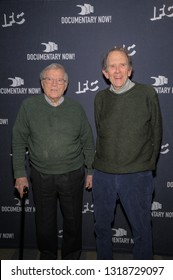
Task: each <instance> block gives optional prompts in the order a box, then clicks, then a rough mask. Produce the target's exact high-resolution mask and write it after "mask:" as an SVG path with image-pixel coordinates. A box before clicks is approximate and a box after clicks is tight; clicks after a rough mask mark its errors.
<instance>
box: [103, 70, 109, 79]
mask: <svg viewBox="0 0 173 280" xmlns="http://www.w3.org/2000/svg"><path fill="white" fill-rule="evenodd" d="M102 73H103V75H104V76H105V78H106V79H109V77H108V73H107V72H106V70H102Z"/></svg>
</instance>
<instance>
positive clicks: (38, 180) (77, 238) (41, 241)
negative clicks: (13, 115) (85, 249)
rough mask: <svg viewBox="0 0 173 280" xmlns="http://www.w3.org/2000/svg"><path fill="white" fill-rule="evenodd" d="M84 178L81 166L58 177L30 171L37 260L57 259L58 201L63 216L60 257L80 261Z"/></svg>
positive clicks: (32, 169) (33, 170)
mask: <svg viewBox="0 0 173 280" xmlns="http://www.w3.org/2000/svg"><path fill="white" fill-rule="evenodd" d="M84 176H85V170H84V168H83V167H82V168H80V169H78V170H75V171H72V172H68V173H65V174H60V175H50V174H42V173H39V172H38V171H36V170H35V169H34V168H33V167H32V168H31V182H32V189H33V197H34V202H35V207H36V213H35V219H36V235H37V242H38V248H39V250H40V259H47V260H48V259H56V258H57V203H58V199H59V203H60V209H61V212H62V216H63V241H62V250H61V258H62V259H79V258H80V253H81V248H82V204H83V187H84Z"/></svg>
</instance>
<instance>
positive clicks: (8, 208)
mask: <svg viewBox="0 0 173 280" xmlns="http://www.w3.org/2000/svg"><path fill="white" fill-rule="evenodd" d="M24 210H25V212H26V213H34V212H35V206H30V202H29V199H26V200H25V206H24ZM1 212H2V213H20V212H22V206H21V200H20V199H19V198H17V197H15V198H14V203H13V205H1Z"/></svg>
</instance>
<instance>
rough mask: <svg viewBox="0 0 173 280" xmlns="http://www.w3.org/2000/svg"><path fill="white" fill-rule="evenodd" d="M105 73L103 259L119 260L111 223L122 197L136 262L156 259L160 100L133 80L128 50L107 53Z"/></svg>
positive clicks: (96, 186)
mask: <svg viewBox="0 0 173 280" xmlns="http://www.w3.org/2000/svg"><path fill="white" fill-rule="evenodd" d="M102 72H103V75H104V76H105V78H106V79H108V80H109V81H110V83H111V85H110V87H109V88H107V89H105V90H102V91H100V92H98V93H97V95H96V98H95V119H96V127H97V141H96V154H95V159H94V164H93V166H94V174H93V198H94V215H95V233H96V242H97V258H98V259H112V258H113V252H112V229H111V225H112V222H113V220H114V213H115V208H116V201H117V199H120V202H121V204H122V206H123V208H124V210H125V213H126V215H127V218H128V220H129V222H130V226H131V229H132V234H133V239H134V247H133V256H134V259H152V255H153V253H152V231H151V202H152V194H153V178H152V171H154V170H155V169H156V162H157V159H158V156H159V152H160V145H161V137H162V124H161V112H160V107H159V101H158V96H157V94H156V92H155V91H154V89H153V88H152V87H151V86H148V85H143V84H139V83H136V82H132V81H131V80H130V76H131V73H132V65H131V59H130V57H129V56H128V53H127V52H126V51H125V50H124V49H122V48H114V49H112V50H110V51H109V52H108V53H107V54H106V56H105V58H104V61H103V70H102Z"/></svg>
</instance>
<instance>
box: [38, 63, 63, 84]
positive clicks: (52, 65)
mask: <svg viewBox="0 0 173 280" xmlns="http://www.w3.org/2000/svg"><path fill="white" fill-rule="evenodd" d="M51 69H55V70H58V69H60V70H62V71H63V72H64V80H65V81H66V82H67V83H68V74H67V72H66V70H65V68H64V66H62V65H61V64H58V63H52V64H50V65H48V66H46V67H45V68H44V69H43V70H42V71H41V73H40V80H43V79H44V78H45V72H46V71H47V70H51Z"/></svg>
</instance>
